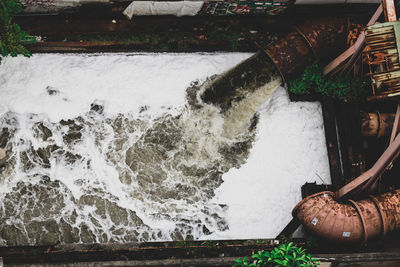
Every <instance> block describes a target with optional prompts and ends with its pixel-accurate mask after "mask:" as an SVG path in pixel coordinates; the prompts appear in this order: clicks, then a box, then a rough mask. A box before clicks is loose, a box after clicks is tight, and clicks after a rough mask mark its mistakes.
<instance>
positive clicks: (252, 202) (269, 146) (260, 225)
mask: <svg viewBox="0 0 400 267" xmlns="http://www.w3.org/2000/svg"><path fill="white" fill-rule="evenodd" d="M249 56H250V54H245V53H235V54H232V53H229V54H102V55H56V54H51V55H35V56H33V57H32V58H30V59H26V58H22V57H18V58H7V59H5V60H4V61H3V62H2V63H1V65H0V129H1V135H0V147H5V148H6V150H7V156H8V158H9V161H8V164H7V165H6V167H4V168H3V169H2V170H1V172H0V180H1V186H0V193H1V195H0V204H1V211H0V217H1V218H0V229H1V239H0V242H1V244H3V245H23V244H53V243H57V242H61V243H72V242H129V241H135V240H139V241H152V240H181V239H210V238H212V239H216V238H266V237H274V236H275V235H276V234H277V233H278V232H279V231H280V230H281V229H282V228H283V227H284V225H285V223H286V222H287V221H288V220H290V210H291V208H292V207H293V206H294V204H295V203H296V202H297V201H298V200H299V199H300V186H301V185H302V184H303V183H304V182H305V181H315V180H317V181H320V180H319V178H318V176H320V177H322V178H323V180H324V181H325V182H327V183H328V182H330V178H329V172H328V160H327V155H326V148H325V141H324V133H323V124H322V117H321V108H320V105H319V104H318V103H290V102H289V101H288V97H287V94H286V92H285V89H283V88H279V89H278V90H277V91H276V92H275V93H274V94H273V95H272V97H270V98H269V100H268V101H267V102H266V103H264V102H265V100H266V98H267V97H268V96H269V95H270V94H271V92H272V91H273V90H274V89H275V88H276V86H277V85H279V81H276V82H272V83H270V84H269V85H266V86H264V87H262V88H260V90H257V91H256V92H255V93H254V94H251V95H249V96H248V97H247V98H246V99H247V102H246V101H242V102H241V104H240V105H238V106H235V107H233V108H232V109H231V110H230V111H229V112H228V113H226V114H224V115H222V114H221V113H220V112H219V110H218V109H217V108H216V107H214V106H212V105H206V104H204V103H201V101H200V100H199V98H197V101H199V103H198V105H197V106H196V107H194V106H191V105H189V104H188V103H187V102H186V100H185V96H186V94H185V89H186V88H187V87H188V86H189V85H190V84H191V82H193V81H196V80H197V81H199V83H202V82H203V81H205V79H206V78H207V77H209V76H211V75H214V74H218V73H221V72H223V71H225V70H227V69H229V68H231V67H233V66H234V65H235V64H237V63H239V62H240V61H241V60H243V59H245V58H247V57H249ZM250 100H251V101H250ZM263 103H264V104H263ZM260 105H261V108H260ZM257 110H258V118H253V114H254V112H255V111H257ZM257 121H258V123H257Z"/></svg>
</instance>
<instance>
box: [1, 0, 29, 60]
mask: <svg viewBox="0 0 400 267" xmlns="http://www.w3.org/2000/svg"><path fill="white" fill-rule="evenodd" d="M21 10H22V5H21V2H20V1H19V0H0V61H1V57H6V56H8V55H10V56H12V57H15V56H17V55H18V54H22V55H24V56H27V57H29V56H31V53H30V52H29V51H28V50H27V49H26V48H25V47H24V44H26V43H33V42H35V39H34V37H32V36H29V34H27V33H26V32H24V31H22V30H21V28H20V27H19V26H18V25H17V24H15V23H14V22H13V21H12V16H13V15H15V14H18V13H19V12H21Z"/></svg>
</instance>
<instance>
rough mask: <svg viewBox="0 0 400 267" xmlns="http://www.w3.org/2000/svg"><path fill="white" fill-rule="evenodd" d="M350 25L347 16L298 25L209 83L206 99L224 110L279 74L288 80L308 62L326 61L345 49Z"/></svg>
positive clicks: (203, 95)
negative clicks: (345, 17) (348, 25)
mask: <svg viewBox="0 0 400 267" xmlns="http://www.w3.org/2000/svg"><path fill="white" fill-rule="evenodd" d="M347 24H348V22H347V20H345V19H336V18H324V19H317V20H312V21H308V22H306V23H304V24H301V25H298V26H297V27H296V28H295V30H294V31H292V32H290V33H289V34H287V35H286V36H285V37H283V38H280V39H279V40H277V41H275V42H273V43H271V44H269V45H267V46H265V48H264V49H263V51H259V52H258V53H256V54H254V55H253V56H252V57H250V58H248V59H247V60H245V61H243V62H241V63H240V64H238V65H237V66H236V67H234V68H233V69H231V70H229V71H228V72H226V73H224V74H222V75H220V76H219V77H218V78H217V79H216V80H214V81H212V82H211V83H210V84H208V86H207V88H206V90H205V91H204V92H203V94H202V95H201V98H202V100H203V101H204V102H206V103H209V104H213V105H216V106H219V107H220V108H221V110H222V111H223V112H224V111H225V110H228V109H229V108H230V107H231V106H233V105H234V102H238V101H241V100H242V99H243V98H245V97H246V95H247V94H248V93H250V92H253V91H255V90H257V89H258V88H260V87H261V86H263V85H264V84H266V83H267V82H269V81H271V80H272V79H274V78H275V77H279V75H280V76H281V77H282V79H283V80H284V81H286V82H288V81H289V80H290V79H292V78H294V77H296V76H297V75H298V74H300V73H302V72H303V71H304V68H305V67H307V66H308V65H310V64H312V63H314V62H316V61H321V62H322V63H326V62H327V61H328V60H331V59H333V58H334V57H336V56H337V55H338V54H339V53H340V52H341V51H343V50H344V49H345V46H346V37H347Z"/></svg>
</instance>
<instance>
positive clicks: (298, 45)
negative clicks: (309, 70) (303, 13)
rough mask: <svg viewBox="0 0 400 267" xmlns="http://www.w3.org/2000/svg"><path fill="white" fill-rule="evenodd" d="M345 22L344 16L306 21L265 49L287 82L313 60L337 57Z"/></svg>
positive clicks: (344, 30) (344, 38)
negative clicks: (342, 17)
mask: <svg viewBox="0 0 400 267" xmlns="http://www.w3.org/2000/svg"><path fill="white" fill-rule="evenodd" d="M347 24H348V23H347V20H345V19H334V18H325V19H319V20H312V21H308V22H306V23H303V24H301V25H298V26H297V27H296V28H295V30H294V31H293V32H291V33H289V34H287V35H286V36H285V37H283V38H280V39H279V40H277V41H275V42H273V43H271V44H269V45H268V46H266V47H265V49H264V51H265V52H266V54H267V55H268V56H269V57H270V58H271V60H272V62H274V64H275V66H276V68H277V69H278V70H279V72H280V74H281V76H282V79H283V80H284V81H285V82H288V81H289V80H290V79H293V78H295V77H296V76H297V75H298V74H300V73H302V72H303V70H304V68H305V67H307V66H308V65H310V64H312V63H314V62H316V61H319V62H321V63H322V64H323V63H326V62H327V61H328V60H331V59H332V58H334V57H336V56H338V55H339V53H340V52H341V51H343V50H344V49H345V48H346V36H347Z"/></svg>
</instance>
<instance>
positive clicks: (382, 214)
mask: <svg viewBox="0 0 400 267" xmlns="http://www.w3.org/2000/svg"><path fill="white" fill-rule="evenodd" d="M369 197H370V198H371V200H372V202H374V204H375V206H376V209H377V210H378V211H379V215H380V216H381V221H382V238H384V237H385V236H386V234H387V225H386V216H385V213H384V212H383V210H382V208H381V206H380V205H379V201H378V200H377V199H376V197H374V196H372V195H370V196H369Z"/></svg>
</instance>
